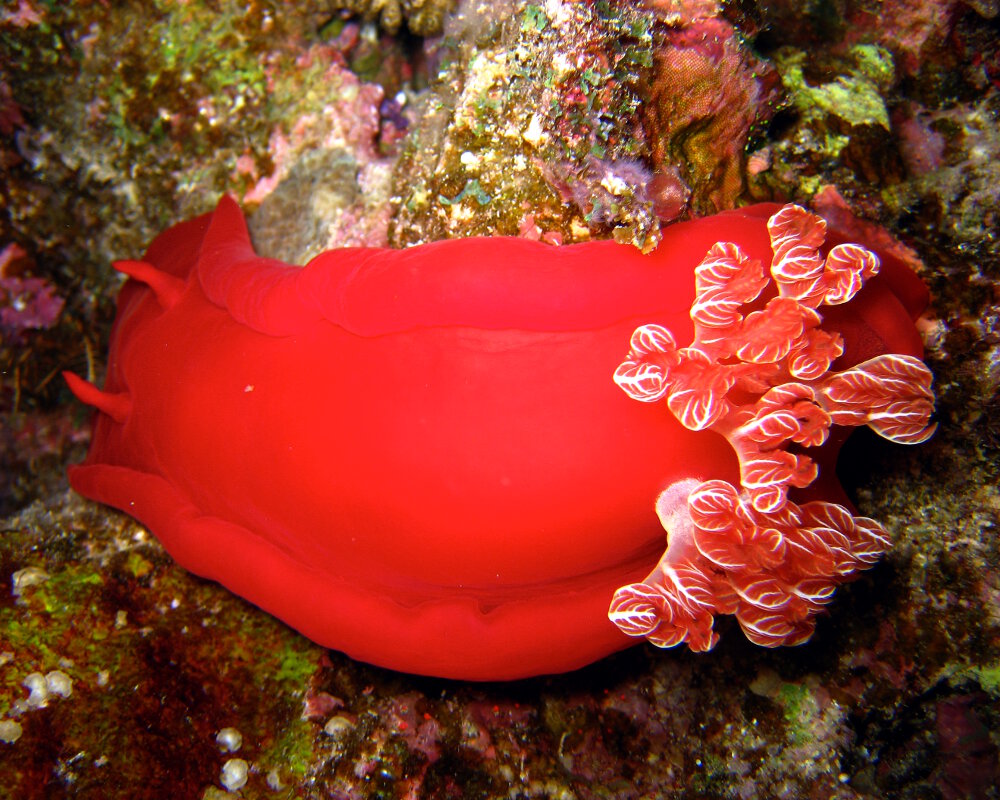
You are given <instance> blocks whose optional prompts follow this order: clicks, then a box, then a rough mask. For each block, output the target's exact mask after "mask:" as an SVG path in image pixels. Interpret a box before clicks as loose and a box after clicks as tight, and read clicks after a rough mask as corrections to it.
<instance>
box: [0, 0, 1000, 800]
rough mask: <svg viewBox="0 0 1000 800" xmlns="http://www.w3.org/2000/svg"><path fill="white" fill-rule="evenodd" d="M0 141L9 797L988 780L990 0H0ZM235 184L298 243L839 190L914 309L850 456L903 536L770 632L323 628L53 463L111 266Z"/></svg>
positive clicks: (599, 793)
mask: <svg viewBox="0 0 1000 800" xmlns="http://www.w3.org/2000/svg"><path fill="white" fill-rule="evenodd" d="M0 163H2V174H0V197H2V199H3V203H2V208H0V332H2V337H3V338H2V345H0V369H2V375H0V378H2V381H0V422H2V429H0V796H2V797H11V798H50V797H52V798H55V797H73V798H102V799H103V798H160V797H170V798H188V797H190V798H209V797H223V796H235V797H245V798H272V797H273V798H297V797H302V798H439V797H440V798H494V797H510V798H565V799H566V800H568V799H569V798H579V800H584V799H586V798H653V797H677V798H762V797H766V798H772V797H774V798H824V799H825V798H845V799H848V798H906V799H908V800H909V799H910V798H913V799H914V800H917V799H919V800H925V799H926V800H932V799H936V798H942V800H958V799H959V798H991V797H997V796H1000V793H998V790H997V784H998V783H1000V759H998V753H1000V710H998V709H1000V703H998V697H1000V546H998V518H1000V495H998V490H997V476H998V472H1000V394H998V387H1000V217H998V210H1000V190H998V188H997V187H998V186H1000V166H998V165H1000V18H998V7H997V3H996V2H990V0H978V1H977V2H972V1H971V0H970V1H969V2H954V1H948V0H931V1H930V2H928V1H927V0H924V1H923V2H918V1H917V0H884V1H882V2H876V1H875V0H857V1H856V2H848V1H847V0H837V1H835V2H829V3H809V4H801V3H792V2H784V1H783V0H782V1H779V2H772V3H767V2H759V3H755V2H732V3H722V2H712V0H648V2H639V1H638V0H635V1H632V2H626V1H624V0H623V1H622V2H604V1H603V0H594V1H593V2H577V3H573V2H565V1H564V0H546V2H537V3H527V2H515V1H514V0H507V2H501V3H476V2H466V1H465V0H461V1H460V2H456V3H449V2H444V3H431V2H426V3H420V2H407V1H406V0H403V2H398V3H397V2H384V1H381V2H372V3H354V2H350V3H346V2H337V3H325V2H319V0H310V2H305V3H298V4H295V5H294V6H293V5H285V4H281V3H279V2H277V0H268V1H267V2H256V1H255V2H251V3H238V2H235V0H215V1H214V2H205V0H190V1H189V2H168V1H167V0H156V2H150V3H138V2H129V3H103V2H98V1H97V0H93V1H85V2H79V3H72V4H64V3H51V2H43V1H42V0H18V2H11V1H10V0H4V2H3V3H2V4H0ZM223 192H229V193H232V194H233V195H234V196H236V197H237V198H238V199H239V200H240V201H241V202H242V204H243V205H244V207H245V208H246V209H247V210H248V212H249V213H250V225H251V229H252V232H253V235H254V240H255V243H256V245H257V247H258V249H259V250H260V251H261V252H263V253H264V254H266V255H270V256H274V257H279V258H284V259H286V260H289V261H296V262H301V261H303V260H304V259H306V258H308V257H309V256H311V255H313V254H315V253H317V252H319V251H321V250H323V249H327V248H330V247H337V246H350V245H386V244H389V245H393V246H404V245H410V244H416V243H420V242H424V241H430V240H434V239H439V238H445V237H455V236H467V235H483V234H505V235H521V236H528V237H531V238H536V239H541V240H543V241H547V242H550V243H553V244H558V243H569V242H577V241H586V240H588V239H596V238H609V237H613V238H615V239H617V240H618V241H621V242H625V243H628V244H630V245H633V246H636V247H639V248H642V249H649V248H652V247H654V246H655V245H656V242H657V241H658V236H659V229H660V226H661V225H663V224H669V222H671V221H673V220H676V219H682V218H685V217H688V216H701V215H706V214H710V213H713V212H715V211H718V210H722V209H726V208H731V207H734V206H737V205H740V204H743V203H747V202H752V201H757V200H780V201H786V200H791V201H795V202H800V203H803V204H805V205H812V206H814V207H818V208H827V209H834V210H837V209H844V208H849V209H850V210H851V211H853V212H854V214H856V215H857V216H858V217H861V218H864V219H866V220H869V221H870V222H872V223H876V224H878V225H880V226H882V227H883V228H884V229H885V230H886V231H888V232H889V233H891V234H892V235H893V236H894V237H896V239H897V240H899V242H900V243H901V244H900V247H901V248H905V249H901V250H900V251H899V252H903V253H905V254H906V257H907V260H908V261H910V263H912V264H914V265H916V268H917V269H918V271H919V272H920V274H921V276H922V277H923V278H924V280H925V282H926V283H927V285H928V287H929V288H930V290H931V294H932V305H931V308H930V309H929V310H928V312H927V314H926V315H925V317H924V318H923V319H922V320H921V331H922V333H923V335H924V338H925V343H926V348H927V358H926V360H927V363H928V365H929V366H930V367H931V369H932V370H933V372H934V375H935V391H936V394H937V413H936V417H935V418H936V421H937V423H938V429H937V432H936V433H935V435H934V437H933V438H932V439H931V440H930V441H929V442H927V443H925V444H923V445H920V446H919V447H914V448H904V447H901V446H898V445H892V444H889V443H886V442H883V441H881V440H878V439H877V438H876V437H874V436H871V435H866V432H860V433H858V434H856V435H855V436H854V438H852V440H851V441H850V442H849V444H848V446H847V447H846V448H845V451H844V453H843V454H842V457H841V460H840V464H839V470H840V476H841V479H842V482H843V483H844V485H845V487H846V488H847V489H848V492H849V494H850V495H851V498H852V500H853V501H854V503H855V504H856V505H857V507H858V508H859V510H860V511H861V513H863V514H865V515H868V516H871V517H873V518H875V519H878V520H879V521H880V522H882V523H883V524H884V525H885V527H886V528H887V529H888V531H889V532H890V534H891V535H892V538H893V540H894V547H893V549H892V550H891V551H890V553H889V554H888V555H887V556H886V557H885V558H884V559H883V560H882V562H881V563H880V564H879V565H877V566H876V567H875V568H874V569H872V570H871V571H869V572H866V573H865V574H864V575H863V577H861V578H860V579H859V580H858V581H856V582H854V583H852V584H850V585H848V586H845V587H842V588H841V589H840V590H839V591H838V593H837V597H836V600H835V601H834V602H833V603H832V604H831V606H830V608H829V613H827V614H825V615H824V616H823V617H822V618H821V619H820V622H819V625H818V627H817V631H816V634H815V635H814V637H813V639H812V640H811V641H810V642H809V643H808V644H806V645H803V646H800V647H796V648H785V649H776V650H765V649H761V648H757V647H755V646H753V645H751V644H750V643H748V642H747V641H746V640H745V639H744V638H743V637H742V635H741V634H740V632H739V630H738V629H737V627H736V626H735V625H730V624H728V623H723V625H722V626H721V627H722V632H723V637H722V641H721V642H720V644H719V645H718V646H717V647H716V648H715V649H714V650H712V651H711V652H710V653H707V654H692V653H690V652H688V651H687V650H685V649H680V648H678V649H675V650H669V651H659V650H656V649H654V648H652V647H649V646H647V645H642V646H638V647H636V648H633V649H631V650H628V651H625V652H622V653H619V654H617V655H615V656H613V657H610V658H607V659H605V660H603V661H601V662H599V663H597V664H594V665H592V666H590V667H587V668H585V669H583V670H580V671H578V672H576V673H573V674H569V675H560V676H551V677H543V678H536V679H531V680H524V681H518V682H514V683H506V684H475V683H462V682H454V681H443V680H434V679H429V678H417V677H412V676H407V675H402V674H397V673H393V672H389V671H385V670H381V669H378V668H375V667H371V666H367V665H365V664H360V663H357V662H353V661H351V660H350V659H348V658H346V657H344V656H343V655H341V654H338V653H336V652H332V651H327V650H324V649H323V648H320V647H319V646H317V645H315V644H313V643H311V642H310V641H308V640H307V639H305V638H303V637H301V636H300V635H298V634H297V633H295V632H293V631H291V630H290V629H288V628H286V627H285V626H283V625H282V624H281V623H280V622H277V621H276V620H274V619H273V618H272V617H270V616H268V615H266V614H264V613H263V612H261V611H259V610H257V609H256V608H254V607H252V606H250V605H249V604H247V603H245V602H244V601H242V600H240V599H239V598H237V597H235V596H233V595H231V594H229V593H228V592H226V591H225V590H224V589H221V588H220V587H219V586H217V585H215V584H212V583H208V582H206V581H203V580H200V579H198V578H196V577H193V576H191V575H190V574H188V573H186V572H184V571H183V570H181V569H180V568H179V567H177V566H176V565H175V564H174V563H173V562H172V560H171V559H170V558H169V556H167V555H166V553H165V552H164V551H163V549H162V548H161V547H160V546H159V544H158V543H157V542H156V540H155V539H154V538H153V537H152V536H151V535H150V534H149V533H148V532H147V531H146V530H145V529H143V528H142V527H141V526H140V525H139V524H138V523H136V522H134V521H133V520H131V519H130V518H128V517H126V516H124V515H122V514H119V513H117V512H114V511H111V510H109V509H107V508H104V507H102V506H99V505H97V504H94V503H92V502H89V501H86V500H84V499H83V498H81V497H79V496H78V495H76V494H74V493H73V492H72V491H71V490H70V489H69V487H68V484H67V482H66V478H65V468H66V465H67V464H69V463H73V462H76V461H79V460H80V459H81V458H82V457H83V455H84V453H85V452H86V446H87V442H88V440H89V423H88V420H89V411H88V410H87V409H86V408H84V407H83V406H82V405H81V404H79V403H78V402H77V401H75V400H74V399H73V398H72V396H71V395H70V394H69V392H68V390H67V389H66V387H65V385H64V384H63V383H62V381H61V379H60V378H59V372H60V371H61V370H64V369H71V370H74V371H76V372H78V373H80V374H82V375H87V376H89V377H91V378H93V379H95V380H97V381H98V382H99V381H100V377H101V375H102V371H103V366H104V357H105V356H104V354H105V352H106V347H107V339H108V333H109V329H110V323H111V319H112V318H113V315H114V297H115V294H116V292H117V289H118V287H119V286H120V283H121V280H122V279H121V277H120V276H118V275H117V274H116V273H115V272H114V271H113V270H112V269H111V267H110V262H111V261H112V260H114V259H116V258H136V257H138V256H139V255H140V254H141V252H142V251H143V249H144V247H145V245H146V244H147V243H148V242H149V241H150V239H151V238H152V237H153V236H154V235H155V234H156V233H157V232H159V231H160V230H162V229H163V228H164V227H166V226H167V225H169V224H170V223H172V222H174V221H177V220H180V219H182V218H185V217H189V216H192V215H194V214H197V213H201V212H204V211H206V210H209V209H210V208H212V206H213V205H214V203H215V201H216V200H217V199H218V197H219V195H220V194H221V193H223ZM994 415H995V416H994Z"/></svg>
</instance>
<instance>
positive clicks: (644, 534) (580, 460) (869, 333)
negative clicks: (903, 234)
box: [67, 198, 926, 680]
mask: <svg viewBox="0 0 1000 800" xmlns="http://www.w3.org/2000/svg"><path fill="white" fill-rule="evenodd" d="M774 210H775V207H774V206H755V207H751V208H748V209H744V210H741V211H738V212H728V213H724V214H720V215H717V216H715V217H711V218H707V219H703V220H699V221H695V222H686V223H681V224H677V225H673V226H671V227H669V228H667V229H666V230H665V231H664V235H663V240H662V243H661V244H660V246H659V247H658V249H657V250H656V251H655V252H653V253H651V254H649V255H641V254H640V253H639V252H638V251H636V250H634V249H632V248H630V247H627V246H623V245H618V244H616V243H614V242H610V241H601V242H589V243H585V244H577V245H569V246H565V247H552V246H548V245H544V244H540V243H537V242H532V241H527V240H523V239H516V238H477V239H463V240H453V241H444V242H436V243H432V244H427V245H421V246H418V247H413V248H410V249H407V250H384V249H365V248H350V249H344V250H335V251H330V252H327V253H324V254H322V255H320V256H319V257H317V258H316V259H314V260H313V261H311V262H310V263H309V264H308V265H306V266H305V267H304V268H299V267H292V266H288V265H285V264H283V263H281V262H277V261H274V260H270V259H264V258H261V257H259V256H257V255H256V254H255V253H254V251H253V248H252V246H251V243H250V240H249V237H248V234H247V229H246V225H245V223H244V220H243V216H242V213H241V212H240V209H239V208H238V206H237V205H236V203H235V202H234V201H233V200H231V199H229V198H223V199H222V200H221V201H220V203H219V205H218V207H217V208H216V210H215V212H214V213H213V214H210V215H205V216H202V217H199V218H197V219H194V220H191V221H188V222H184V223H181V224H179V225H176V226H174V227H172V228H170V229H169V230H167V231H166V232H165V233H163V234H162V235H161V236H159V237H158V238H157V239H156V240H155V241H154V242H153V243H152V245H151V246H150V248H149V250H148V252H147V253H146V255H145V257H144V259H143V261H141V262H122V263H119V264H118V265H117V266H118V268H119V269H121V270H122V271H124V272H126V273H128V274H129V275H131V276H132V279H131V280H129V281H128V282H127V283H126V285H125V286H124V287H123V289H122V291H121V294H120V297H119V300H118V315H117V319H116V321H115V325H114V328H113V331H112V337H111V348H110V354H109V359H108V368H107V376H106V379H105V386H104V390H103V392H102V391H100V390H98V389H96V388H95V387H93V386H92V385H90V384H88V383H86V382H85V381H82V380H81V379H79V378H77V377H76V376H73V375H68V376H67V379H68V380H69V382H70V386H71V388H72V389H73V391H74V392H75V393H76V394H77V395H78V396H79V397H80V398H81V399H82V400H84V401H85V402H88V403H91V404H93V405H95V406H96V407H97V408H98V409H99V412H100V413H98V414H97V416H96V420H95V423H94V433H93V441H92V445H91V448H90V452H89V454H88V456H87V459H86V460H85V461H84V463H83V464H81V465H79V466H76V467H72V468H71V470H70V481H71V483H72V485H73V487H74V489H76V490H77V491H78V492H80V493H81V494H83V495H85V496H87V497H90V498H93V499H95V500H99V501H101V502H104V503H107V504H109V505H111V506H114V507H116V508H119V509H121V510H123V511H125V512H127V513H129V514H131V515H132V516H134V517H136V518H137V519H139V520H140V521H141V522H142V523H144V524H145V525H146V526H148V527H149V529H150V530H151V531H152V532H153V533H154V534H155V535H156V536H157V538H158V539H159V540H160V541H161V542H162V543H163V545H164V547H166V549H167V550H168V551H169V552H170V553H171V555H172V556H173V557H174V558H175V559H176V560H177V561H178V562H179V563H180V564H181V565H183V566H184V567H185V568H187V569H188V570H190V571H191V572H194V573H196V574H198V575H201V576H204V577H206V578H210V579H212V580H216V581H218V582H220V583H222V584H223V585H225V586H227V587H228V588H229V589H230V590H232V591H233V592H235V593H236V594H238V595H240V596H242V597H244V598H246V599H248V600H250V601H251V602H253V603H255V604H257V605H258V606H260V607H261V608H263V609H265V610H267V611H269V612H270V613H272V614H274V615H275V616H277V617H279V618H281V619H282V620H284V621H285V622H287V623H288V624H289V625H291V626H293V627H294V628H296V629H298V630H299V631H301V632H302V633H304V634H305V635H306V636H308V637H309V638H311V639H313V640H315V641H316V642H318V643H320V644H322V645H325V646H328V647H331V648H334V649H337V650H341V651H343V652H345V653H347V654H348V655H350V656H351V657H353V658H356V659H359V660H362V661H367V662H371V663H374V664H378V665H381V666H385V667H390V668H393V669H398V670H402V671H406V672H413V673H421V674H427V675H436V676H443V677H452V678H464V679H474V680H491V679H512V678H519V677H524V676H529V675H537V674H544V673H555V672H562V671H566V670H571V669H574V668H577V667H580V666H582V665H585V664H588V663H590V662H592V661H595V660H597V659H599V658H601V657H603V656H605V655H607V654H609V653H612V652H614V651H616V650H619V649H622V648H624V647H627V646H629V645H630V644H633V643H634V642H635V640H634V639H631V638H629V637H628V636H626V635H624V634H623V633H622V632H621V631H620V630H619V629H618V628H617V627H615V625H614V624H612V622H610V621H609V619H608V604H609V601H610V598H611V597H612V595H613V594H614V593H615V591H616V589H618V588H619V587H621V586H623V585H625V584H630V583H633V582H636V581H641V580H642V579H643V577H644V576H646V575H647V574H648V573H649V572H650V570H651V568H653V567H654V566H655V565H656V564H657V560H658V558H659V557H660V555H661V553H662V552H663V544H664V531H663V528H662V527H661V525H660V522H659V520H658V519H657V517H656V514H655V513H654V509H653V501H654V499H655V498H656V497H657V495H658V494H659V493H660V492H661V491H662V490H663V489H664V487H666V486H668V485H670V484H672V483H675V482H677V481H680V480H684V479H689V478H691V477H696V478H698V479H700V480H708V479H719V480H724V481H728V482H730V483H733V484H735V485H737V486H738V485H739V465H738V462H737V459H736V456H735V455H734V453H733V451H732V449H731V448H730V446H729V445H728V443H727V442H726V440H725V439H724V438H723V437H721V436H718V435H716V434H714V433H712V432H693V431H691V430H688V429H686V428H685V427H683V426H682V425H680V424H679V423H678V422H677V421H676V420H675V419H674V418H673V417H672V416H671V415H670V414H669V413H666V411H665V409H664V408H662V407H661V406H660V405H658V404H654V405H646V404H643V403H636V402H634V401H633V400H632V399H630V398H629V397H627V396H626V395H625V394H624V393H623V392H622V391H621V390H620V389H619V388H618V386H616V385H615V383H614V381H613V380H612V374H613V373H614V372H615V369H616V367H617V366H618V365H619V363H620V362H621V360H622V357H623V355H624V354H625V352H627V351H628V343H629V337H630V335H631V333H632V331H633V330H634V329H635V328H637V327H638V326H640V325H644V324H647V323H656V324H659V325H662V326H664V327H666V328H669V329H670V330H671V331H672V332H673V333H674V335H675V337H676V338H677V340H678V341H679V342H684V341H687V340H689V339H690V338H691V336H692V323H691V319H690V317H689V309H690V307H691V304H692V299H693V297H694V278H693V270H694V267H695V265H697V264H698V262H699V261H700V260H701V259H702V257H703V256H704V255H705V253H706V252H707V251H708V249H709V248H710V247H711V246H712V245H713V244H714V243H716V242H717V241H720V240H726V241H732V242H737V243H738V244H739V245H740V247H741V248H742V249H743V251H745V252H746V253H747V254H749V255H751V256H753V257H755V258H760V259H762V260H763V261H764V262H765V263H767V261H768V260H769V259H770V255H771V249H770V243H769V239H768V233H767V230H766V220H767V218H768V216H769V215H770V214H771V213H773V212H774ZM830 240H831V242H836V241H837V239H836V237H835V236H833V235H831V237H830ZM829 243H830V242H828V244H829ZM925 302H926V293H925V290H924V288H923V286H922V284H921V283H920V282H919V280H918V279H917V278H916V277H915V276H914V275H913V274H912V273H910V271H909V270H908V269H907V268H906V267H905V266H903V265H902V264H901V263H898V262H896V261H894V260H893V259H891V258H883V263H882V271H881V273H880V274H879V275H878V276H876V277H875V278H873V279H871V280H870V281H869V282H868V283H867V284H866V285H865V286H864V288H863V289H862V290H861V292H860V293H859V294H858V295H857V296H856V297H855V298H854V299H853V300H852V301H851V302H850V303H849V304H847V305H844V306H838V307H835V308H832V309H830V311H829V313H824V324H823V328H824V330H829V331H837V332H839V333H840V334H841V335H842V336H843V338H844V341H845V352H844V355H843V356H842V357H841V358H840V359H839V360H838V361H837V364H836V365H837V366H838V367H841V368H843V367H847V366H850V365H852V364H855V363H858V362H860V361H863V360H865V359H867V358H870V357H872V356H874V355H878V354H881V353H900V354H909V355H913V356H920V355H921V353H922V348H921V343H920V340H919V338H918V336H917V333H916V331H915V329H914V326H913V324H912V322H913V319H914V318H915V316H916V315H917V314H918V313H919V312H920V311H921V310H922V309H923V307H924V304H925ZM838 446H839V439H836V438H835V437H831V441H830V442H829V443H828V444H827V445H824V448H825V450H826V452H824V453H823V454H822V459H821V460H822V463H824V464H827V463H830V462H832V460H833V459H834V458H835V455H836V452H835V451H836V448H837V447H838ZM818 460H820V459H818ZM828 472H829V473H830V474H829V475H825V476H823V475H821V478H820V480H819V481H817V483H816V484H815V485H814V486H812V487H810V489H809V491H818V492H822V493H823V494H824V497H826V498H827V499H833V500H839V501H842V500H843V497H842V494H841V493H840V490H839V487H838V486H836V481H835V479H834V478H832V470H828ZM831 495H832V497H831Z"/></svg>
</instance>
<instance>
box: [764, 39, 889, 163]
mask: <svg viewBox="0 0 1000 800" xmlns="http://www.w3.org/2000/svg"><path fill="white" fill-rule="evenodd" d="M775 63H776V66H777V68H778V71H779V73H780V74H781V80H782V83H783V84H784V86H785V88H786V89H787V90H788V91H789V93H790V94H791V97H792V103H793V104H794V106H795V107H796V108H797V109H798V110H799V111H800V112H801V113H802V114H803V115H804V116H805V117H806V118H808V119H822V118H824V117H825V116H826V115H828V114H832V115H833V116H836V117H838V118H840V119H841V120H843V121H844V122H846V123H848V124H849V125H877V126H879V127H880V128H884V129H885V130H887V131H888V130H889V112H888V110H887V108H886V105H885V99H884V95H885V93H886V91H887V90H888V88H889V87H890V86H891V85H892V82H893V79H894V75H895V70H894V66H893V61H892V56H891V54H890V53H889V52H888V51H887V50H885V49H884V48H881V47H878V46H876V45H857V46H855V47H853V48H851V50H850V51H849V59H848V63H847V64H846V65H845V70H846V71H845V74H841V75H838V76H837V77H835V78H834V79H833V80H828V81H822V82H819V81H811V80H810V79H809V78H808V77H807V74H806V70H807V68H808V67H809V66H810V65H809V62H808V54H807V53H806V52H803V51H791V50H785V51H782V52H781V53H779V54H778V57H777V58H776V60H775ZM844 144H845V143H841V147H843V145H844ZM839 149H840V148H838V149H837V150H836V152H839Z"/></svg>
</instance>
